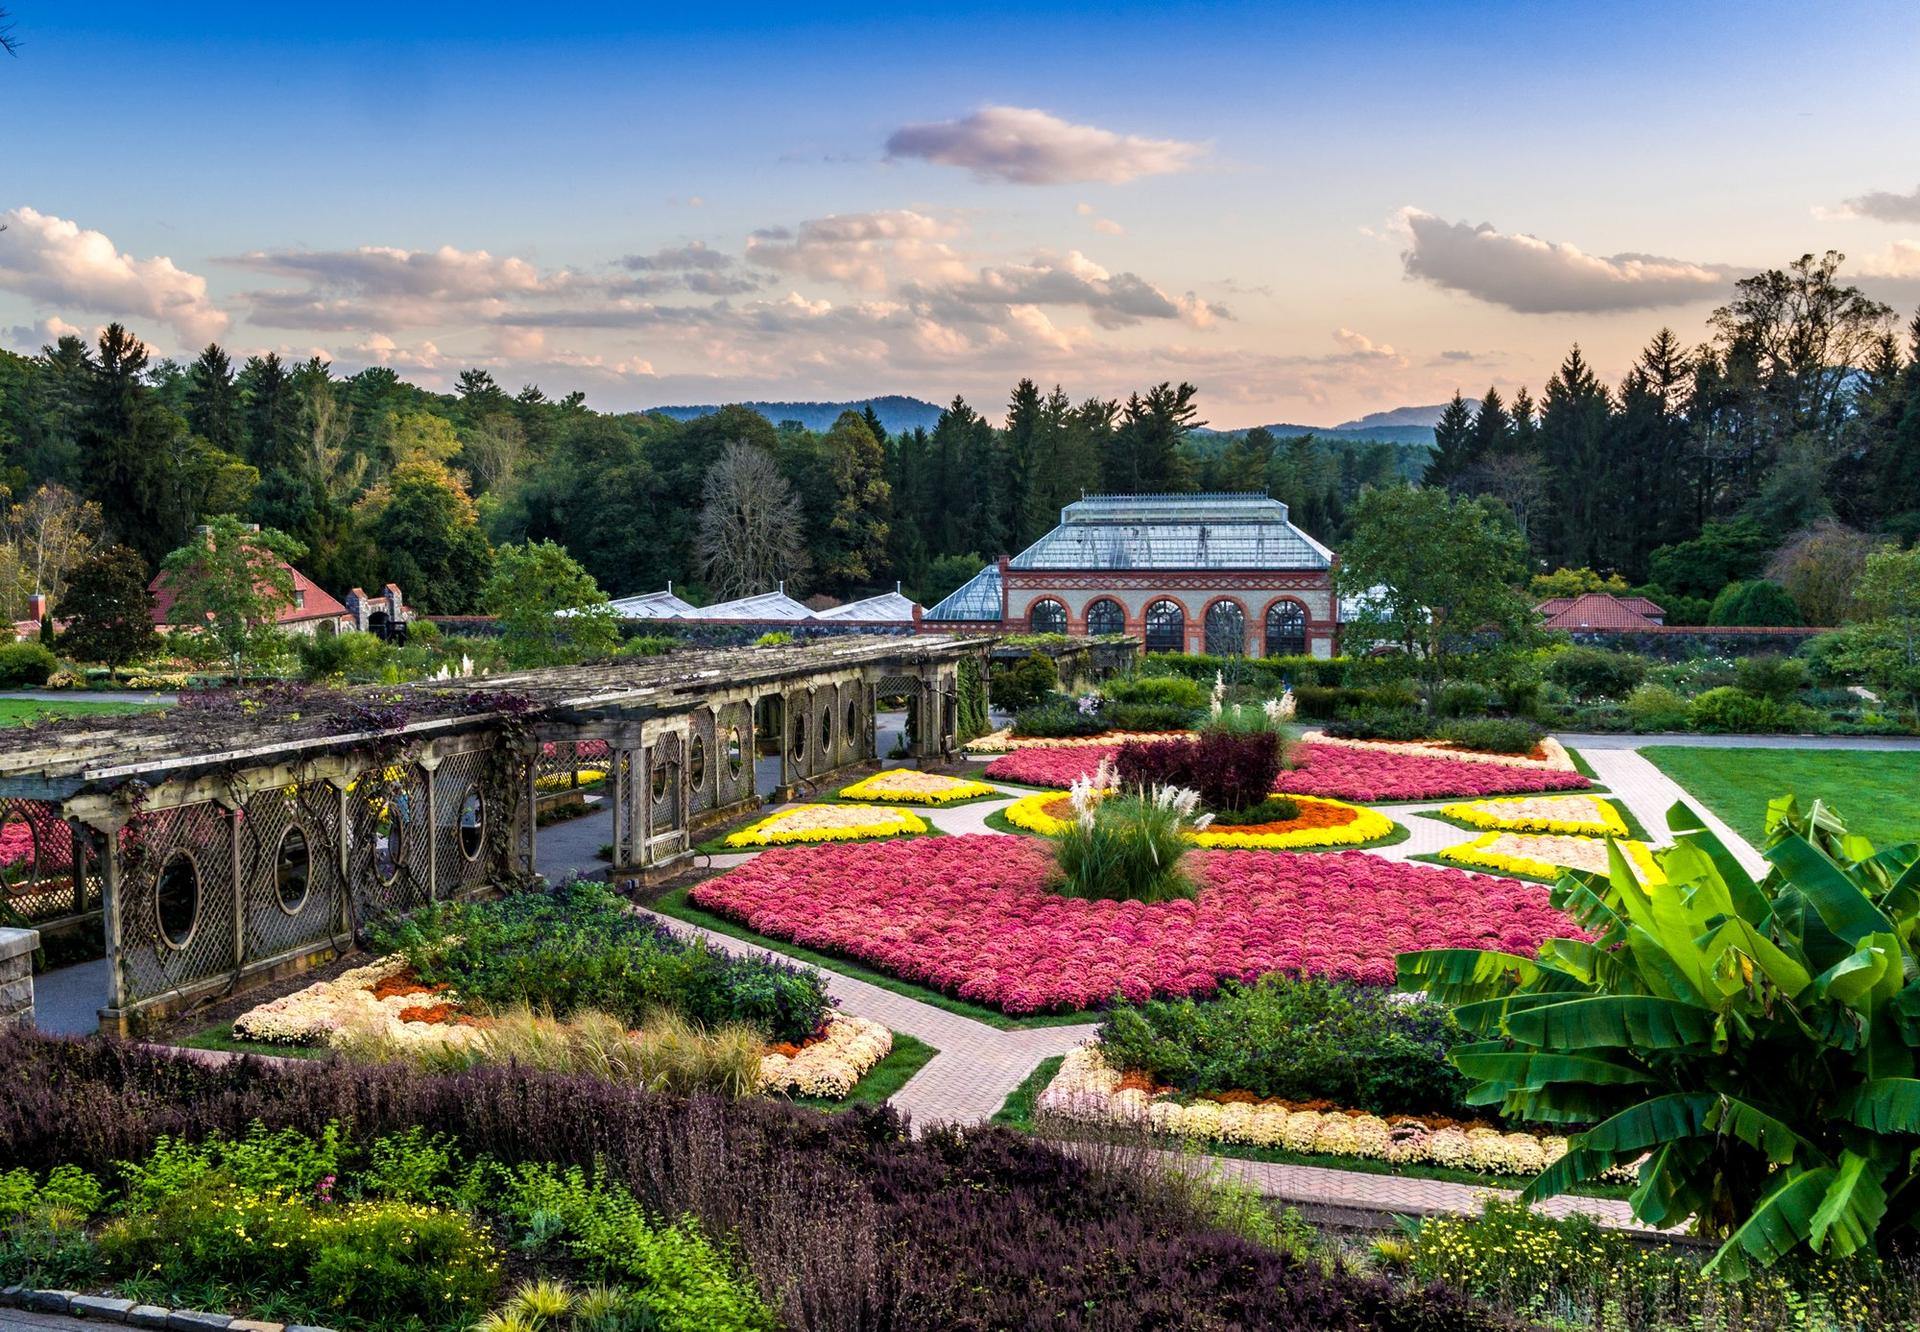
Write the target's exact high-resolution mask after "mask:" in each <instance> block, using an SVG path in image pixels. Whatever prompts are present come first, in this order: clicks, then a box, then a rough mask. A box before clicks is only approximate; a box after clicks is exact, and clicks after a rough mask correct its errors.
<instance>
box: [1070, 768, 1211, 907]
mask: <svg viewBox="0 0 1920 1332" xmlns="http://www.w3.org/2000/svg"><path fill="white" fill-rule="evenodd" d="M1111 782H1112V773H1111V770H1110V769H1109V768H1108V765H1107V762H1106V760H1104V759H1103V760H1101V763H1100V766H1099V768H1098V769H1096V770H1095V772H1094V774H1093V776H1091V777H1086V776H1082V777H1080V778H1077V779H1075V781H1074V783H1073V785H1072V786H1071V787H1069V788H1068V792H1067V798H1068V801H1069V803H1070V804H1071V806H1072V809H1073V817H1072V818H1071V819H1070V820H1068V821H1067V824H1066V826H1065V827H1064V828H1062V829H1061V830H1060V831H1059V832H1058V833H1056V834H1055V835H1054V838H1053V844H1054V861H1055V863H1056V864H1057V865H1058V866H1059V868H1060V876H1061V877H1060V881H1059V883H1058V884H1057V885H1056V891H1058V892H1060V893H1062V894H1064V895H1065V896H1067V897H1084V898H1092V899H1095V900H1108V901H1136V902H1166V901H1171V900H1173V899H1174V898H1193V897H1198V896H1199V895H1200V888H1199V885H1198V884H1196V883H1195V882H1194V881H1193V879H1192V877H1191V876H1189V875H1188V874H1187V872H1186V870H1185V868H1184V867H1183V866H1182V865H1181V863H1180V862H1181V859H1182V857H1184V856H1185V855H1186V853H1187V849H1188V846H1189V843H1188V842H1187V840H1186V834H1187V833H1188V832H1189V831H1192V832H1199V831H1201V830H1202V829H1204V828H1206V827H1207V826H1208V825H1209V824H1210V823H1212V822H1213V816H1212V815H1211V814H1202V815H1199V816H1198V817H1196V816H1195V814H1194V811H1195V810H1196V809H1197V808H1198V807H1199V804H1200V796H1199V793H1198V792H1196V791H1193V790H1190V789H1187V788H1185V787H1178V786H1155V787H1152V788H1150V789H1149V788H1145V787H1143V788H1140V789H1139V790H1137V791H1135V792H1132V793H1128V794H1119V795H1116V794H1109V793H1108V792H1109V791H1110V789H1111V788H1110V784H1111Z"/></svg>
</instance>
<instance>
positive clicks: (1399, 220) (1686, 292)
mask: <svg viewBox="0 0 1920 1332" xmlns="http://www.w3.org/2000/svg"><path fill="white" fill-rule="evenodd" d="M1395 222H1396V226H1397V227H1398V229H1399V230H1400V231H1401V233H1402V234H1403V235H1404V236H1405V237H1406V239H1407V243H1408V248H1407V249H1406V250H1405V251H1404V252H1403V253H1402V254H1401V256H1400V258H1401V262H1402V263H1403V264H1405V266H1406V271H1407V276H1408V277H1415V278H1421V279H1424V280H1425V281H1428V282H1431V283H1433V284H1434V285H1435V286H1438V287H1445V288H1447V289H1448V290H1450V291H1458V292H1463V293H1465V294H1466V295H1468V296H1472V297H1474V298H1475V299H1476V300H1481V301H1486V302H1487V303H1488V304H1491V305H1500V306H1504V307H1506V308H1507V309H1509V310H1514V311H1517V312H1519V313H1521V314H1557V313H1567V312H1574V313H1600V312H1605V311H1613V310H1646V309H1652V308H1655V307H1658V306H1664V305H1684V304H1687V303H1688V302H1691V301H1701V300H1710V299H1712V298H1714V297H1716V296H1719V295H1721V294H1722V293H1723V292H1724V291H1726V289H1727V288H1728V286H1729V285H1730V282H1731V280H1732V277H1733V273H1732V271H1731V270H1729V269H1728V268H1727V267H1726V266H1725V265H1722V264H1702V263H1691V262H1688V261H1686V260H1681V259H1663V258H1660V257H1658V256H1655V255H1647V254H1616V255H1611V256H1601V255H1591V254H1587V253H1585V252H1583V251H1581V250H1580V249H1578V248H1576V247H1574V246H1572V245H1568V244H1566V243H1565V242H1559V241H1546V240H1541V239H1540V238H1539V237H1537V236H1528V235H1523V234H1519V233H1512V232H1503V231H1496V230H1495V229H1494V228H1493V226H1492V225H1491V224H1489V223H1484V222H1483V223H1481V224H1480V225H1479V226H1477V227H1473V226H1469V225H1467V224H1466V223H1465V222H1448V221H1445V220H1444V219H1442V218H1439V217H1435V216H1434V215H1433V214H1432V213H1428V212H1423V211H1422V210H1420V209H1418V208H1403V209H1401V210H1400V213H1399V214H1398V216H1397V217H1396V219H1395Z"/></svg>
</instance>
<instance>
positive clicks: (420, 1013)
mask: <svg viewBox="0 0 1920 1332" xmlns="http://www.w3.org/2000/svg"><path fill="white" fill-rule="evenodd" d="M459 1011H460V1010H459V1009H457V1008H455V1007H454V1006H453V1005H452V1004H444V1003H443V1004H425V1005H421V1004H416V1005H414V1006H413V1007H412V1008H403V1009H401V1010H400V1011H399V1012H398V1013H396V1014H394V1016H395V1017H397V1018H399V1019H400V1021H402V1022H433V1023H440V1022H445V1021H446V1020H447V1019H448V1018H450V1017H453V1016H455V1015H456V1014H458V1013H459Z"/></svg>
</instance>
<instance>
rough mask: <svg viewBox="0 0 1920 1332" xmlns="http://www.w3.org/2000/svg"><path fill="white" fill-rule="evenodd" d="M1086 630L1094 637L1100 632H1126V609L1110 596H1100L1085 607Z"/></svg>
mask: <svg viewBox="0 0 1920 1332" xmlns="http://www.w3.org/2000/svg"><path fill="white" fill-rule="evenodd" d="M1087 632H1088V633H1090V634H1093V635H1094V636H1095V637H1098V636H1099V635H1101V634H1124V633H1126V632H1127V613H1126V611H1125V610H1123V609H1122V608H1121V606H1120V603H1119V602H1117V601H1115V600H1113V599H1112V598H1111V597H1102V598H1100V600H1098V601H1096V602H1094V603H1093V604H1092V605H1090V606H1088V607H1087Z"/></svg>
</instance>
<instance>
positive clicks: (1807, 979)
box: [1701, 916, 1813, 999]
mask: <svg viewBox="0 0 1920 1332" xmlns="http://www.w3.org/2000/svg"><path fill="white" fill-rule="evenodd" d="M1701 951H1702V952H1704V953H1705V954H1706V955H1707V957H1708V959H1709V962H1710V965H1711V966H1712V968H1713V972H1714V974H1715V976H1716V977H1724V978H1725V982H1730V981H1732V980H1734V979H1735V972H1734V971H1733V970H1728V969H1727V968H1728V967H1729V966H1730V965H1737V964H1738V963H1739V962H1740V961H1741V960H1744V961H1745V962H1746V963H1747V964H1748V965H1747V966H1745V967H1743V968H1739V974H1738V980H1739V982H1740V985H1741V988H1745V987H1746V986H1748V985H1751V984H1752V983H1753V979H1754V975H1753V973H1757V974H1758V975H1759V976H1760V977H1763V978H1765V980H1766V981H1767V982H1768V984H1770V985H1772V986H1773V988H1774V989H1776V990H1778V991H1779V992H1780V993H1781V994H1783V995H1785V996H1786V997H1787V998H1789V999H1797V998H1799V997H1800V995H1801V994H1802V992H1804V991H1805V990H1806V988H1807V986H1809V985H1811V984H1812V983H1813V977H1812V976H1810V975H1808V974H1807V969H1806V967H1804V966H1802V965H1801V964H1800V962H1799V961H1798V960H1797V959H1795V958H1793V957H1790V956H1788V954H1787V953H1786V952H1785V951H1783V950H1782V949H1781V948H1780V946H1779V945H1778V944H1776V943H1774V942H1773V940H1771V939H1769V938H1768V937H1767V936H1766V935H1764V934H1762V933H1760V931H1759V930H1756V929H1755V928H1754V927H1753V926H1752V925H1751V924H1750V923H1748V922H1747V921H1746V920H1744V919H1742V918H1740V917H1737V916H1736V917H1734V918H1733V919H1731V920H1726V921H1722V922H1721V923H1720V925H1719V926H1718V927H1716V928H1715V929H1714V931H1713V932H1712V933H1711V934H1709V935H1708V936H1707V938H1706V940H1705V942H1703V943H1702V944H1701ZM1725 982H1723V985H1722V993H1723V994H1728V995H1730V994H1732V991H1731V990H1728V989H1726V988H1725Z"/></svg>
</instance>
